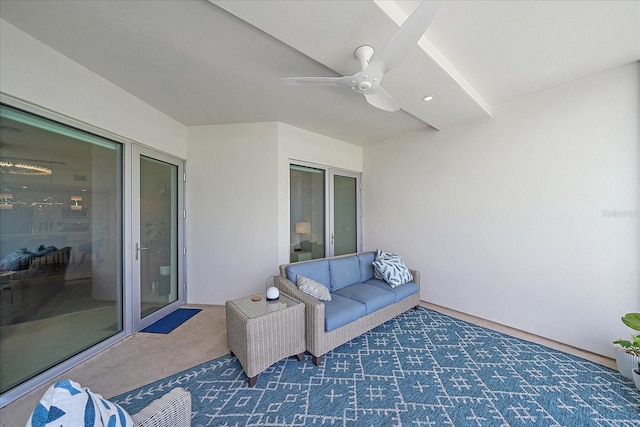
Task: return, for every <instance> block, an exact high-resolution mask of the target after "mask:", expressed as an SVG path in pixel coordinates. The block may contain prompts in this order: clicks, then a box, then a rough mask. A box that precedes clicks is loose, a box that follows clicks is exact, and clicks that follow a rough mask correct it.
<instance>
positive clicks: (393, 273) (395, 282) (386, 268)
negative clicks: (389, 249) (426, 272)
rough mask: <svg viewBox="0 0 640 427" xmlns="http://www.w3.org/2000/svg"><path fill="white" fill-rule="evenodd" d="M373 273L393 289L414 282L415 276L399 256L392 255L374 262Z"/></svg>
mask: <svg viewBox="0 0 640 427" xmlns="http://www.w3.org/2000/svg"><path fill="white" fill-rule="evenodd" d="M373 271H374V272H376V273H377V274H378V275H379V276H380V277H381V278H382V280H384V281H385V282H387V284H389V286H391V287H392V288H395V287H396V286H400V285H404V284H405V283H409V282H410V281H412V280H413V275H412V274H411V272H410V271H409V269H408V268H407V266H406V265H404V262H402V258H400V256H398V255H390V256H387V257H385V258H381V259H379V260H377V261H373Z"/></svg>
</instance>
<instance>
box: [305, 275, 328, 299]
mask: <svg viewBox="0 0 640 427" xmlns="http://www.w3.org/2000/svg"><path fill="white" fill-rule="evenodd" d="M296 284H297V285H298V289H300V290H301V291H302V292H304V293H306V294H309V295H311V296H312V297H314V298H317V299H319V300H320V301H331V294H330V293H329V289H328V288H327V287H326V286H325V285H323V284H322V283H318V282H316V281H315V280H313V279H309V278H308V277H305V276H303V275H302V274H298V279H297V283H296Z"/></svg>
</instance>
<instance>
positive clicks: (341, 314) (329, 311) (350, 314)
mask: <svg viewBox="0 0 640 427" xmlns="http://www.w3.org/2000/svg"><path fill="white" fill-rule="evenodd" d="M366 314H367V307H366V306H365V305H364V304H363V303H361V302H358V301H355V300H352V299H350V298H345V297H343V296H340V295H337V294H332V295H331V301H325V302H324V329H325V331H327V332H329V331H333V330H334V329H337V328H339V327H340V326H344V325H346V324H347V323H350V322H353V321H354V320H356V319H359V318H360V317H362V316H364V315H366Z"/></svg>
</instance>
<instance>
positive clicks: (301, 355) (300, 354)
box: [296, 353, 304, 362]
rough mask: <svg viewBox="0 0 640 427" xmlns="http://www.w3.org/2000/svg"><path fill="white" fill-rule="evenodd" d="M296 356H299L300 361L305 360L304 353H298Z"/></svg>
mask: <svg viewBox="0 0 640 427" xmlns="http://www.w3.org/2000/svg"><path fill="white" fill-rule="evenodd" d="M296 357H297V358H298V362H302V361H303V360H304V353H298V354H296Z"/></svg>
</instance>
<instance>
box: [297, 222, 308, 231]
mask: <svg viewBox="0 0 640 427" xmlns="http://www.w3.org/2000/svg"><path fill="white" fill-rule="evenodd" d="M296 233H299V234H309V233H311V223H310V222H298V223H296Z"/></svg>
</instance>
